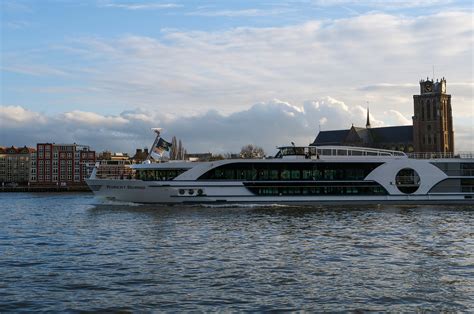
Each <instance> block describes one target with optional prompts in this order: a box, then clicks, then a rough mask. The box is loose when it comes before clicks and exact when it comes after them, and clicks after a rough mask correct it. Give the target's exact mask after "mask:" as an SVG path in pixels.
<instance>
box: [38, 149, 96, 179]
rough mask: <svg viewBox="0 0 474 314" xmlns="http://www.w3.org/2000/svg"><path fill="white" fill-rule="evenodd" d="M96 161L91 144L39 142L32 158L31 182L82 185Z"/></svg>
mask: <svg viewBox="0 0 474 314" xmlns="http://www.w3.org/2000/svg"><path fill="white" fill-rule="evenodd" d="M95 161H96V156H95V151H93V150H91V149H90V147H89V146H85V145H78V144H76V143H74V144H55V143H38V144H37V145H36V157H35V158H34V159H33V160H32V162H33V164H34V165H35V167H32V169H31V177H30V182H31V183H32V184H38V185H61V186H64V185H80V184H84V183H85V181H84V179H85V178H87V177H88V176H89V175H90V171H91V169H92V167H93V166H94V163H95Z"/></svg>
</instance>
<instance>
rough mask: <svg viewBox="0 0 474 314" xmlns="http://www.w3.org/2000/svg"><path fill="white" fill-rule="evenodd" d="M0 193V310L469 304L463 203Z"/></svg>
mask: <svg viewBox="0 0 474 314" xmlns="http://www.w3.org/2000/svg"><path fill="white" fill-rule="evenodd" d="M0 201H1V205H0V206H1V207H0V208H1V210H0V214H1V216H0V311H20V310H23V311H75V310H85V311H104V310H108V311H117V310H124V311H127V310H128V311H147V310H161V311H169V312H172V311H173V312H174V311H268V310H311V311H347V310H373V311H415V310H435V311H440V310H448V311H452V310H454V311H468V310H472V309H473V308H474V228H473V226H474V209H473V208H472V207H467V206H465V207H462V206H453V207H449V206H448V207H447V206H383V207H377V206H373V207H367V206H364V207H347V206H331V207H328V206H324V207H291V206H266V207H262V206H241V207H202V206H195V207H184V206H151V205H139V206H137V205H134V204H117V203H101V202H99V201H98V200H95V199H94V198H93V196H92V195H91V194H86V193H81V194H66V193H57V194H46V193H45V194H28V193H1V194H0Z"/></svg>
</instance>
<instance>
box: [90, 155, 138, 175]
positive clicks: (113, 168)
mask: <svg viewBox="0 0 474 314" xmlns="http://www.w3.org/2000/svg"><path fill="white" fill-rule="evenodd" d="M97 161H98V162H99V170H98V171H97V174H96V175H97V177H99V178H108V179H124V178H130V177H131V176H132V169H131V168H130V167H129V166H130V164H131V160H130V157H129V156H128V154H127V153H112V152H110V151H104V152H102V153H100V154H99V156H98V157H97Z"/></svg>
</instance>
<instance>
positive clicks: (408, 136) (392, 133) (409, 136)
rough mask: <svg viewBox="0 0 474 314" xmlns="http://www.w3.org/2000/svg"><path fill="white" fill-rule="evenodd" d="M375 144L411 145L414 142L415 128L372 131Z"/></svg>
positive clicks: (391, 128) (399, 127)
mask: <svg viewBox="0 0 474 314" xmlns="http://www.w3.org/2000/svg"><path fill="white" fill-rule="evenodd" d="M370 132H371V133H372V137H373V139H374V142H384V143H411V142H413V126H412V125H401V126H388V127H384V128H373V129H370Z"/></svg>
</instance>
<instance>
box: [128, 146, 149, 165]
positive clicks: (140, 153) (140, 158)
mask: <svg viewBox="0 0 474 314" xmlns="http://www.w3.org/2000/svg"><path fill="white" fill-rule="evenodd" d="M147 157H148V148H144V149H143V150H142V149H141V148H137V150H136V151H135V155H133V156H132V162H133V163H135V164H141V163H142V162H144V161H145V160H146V158H147Z"/></svg>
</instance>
